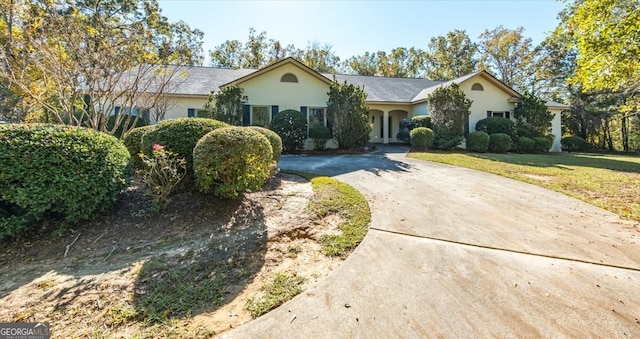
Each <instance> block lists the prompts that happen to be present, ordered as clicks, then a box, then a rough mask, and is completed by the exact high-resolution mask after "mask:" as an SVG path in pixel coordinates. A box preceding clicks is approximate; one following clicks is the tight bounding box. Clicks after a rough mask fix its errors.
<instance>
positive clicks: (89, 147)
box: [0, 124, 131, 238]
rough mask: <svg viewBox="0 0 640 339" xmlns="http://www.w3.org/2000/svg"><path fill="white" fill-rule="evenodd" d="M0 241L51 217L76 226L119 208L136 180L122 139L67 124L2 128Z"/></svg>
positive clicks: (0, 150)
mask: <svg viewBox="0 0 640 339" xmlns="http://www.w3.org/2000/svg"><path fill="white" fill-rule="evenodd" d="M0 158H1V159H2V161H1V162H0V187H2V190H0V238H4V237H12V236H17V235H20V234H23V233H24V232H26V231H28V230H29V229H30V228H31V227H34V222H36V221H40V220H45V219H46V218H49V217H51V218H55V219H61V220H62V221H64V222H76V221H79V220H82V219H87V218H90V217H91V216H92V215H93V214H94V213H96V212H97V211H99V210H101V209H103V208H105V207H108V206H109V205H111V204H112V203H114V202H115V201H116V200H117V198H118V194H119V193H120V191H121V190H122V189H123V188H124V187H125V185H126V183H127V180H128V179H129V176H130V175H131V167H130V156H129V152H128V151H127V148H126V147H125V146H124V144H123V143H122V142H121V141H120V140H118V139H117V138H115V137H113V136H110V135H107V134H105V133H102V132H98V131H95V130H92V129H87V128H82V127H71V126H65V125H50V124H33V125H12V124H8V125H0Z"/></svg>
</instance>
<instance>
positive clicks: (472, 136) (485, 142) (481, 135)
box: [467, 131, 490, 153]
mask: <svg viewBox="0 0 640 339" xmlns="http://www.w3.org/2000/svg"><path fill="white" fill-rule="evenodd" d="M489 139H490V137H489V134H487V133H485V132H479V131H475V132H471V133H469V134H467V149H468V150H469V151H471V152H479V153H484V152H486V151H487V150H488V149H489Z"/></svg>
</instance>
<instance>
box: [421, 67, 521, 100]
mask: <svg viewBox="0 0 640 339" xmlns="http://www.w3.org/2000/svg"><path fill="white" fill-rule="evenodd" d="M476 77H482V78H483V79H485V80H487V81H488V82H490V83H491V84H492V85H494V86H496V87H497V88H498V89H500V90H501V91H503V92H505V93H507V94H508V95H510V96H512V97H515V98H520V97H521V95H520V93H518V92H516V90H514V89H513V88H511V87H509V86H507V85H506V84H505V83H504V82H502V81H500V80H498V79H497V78H496V77H494V76H493V75H491V73H489V72H487V71H484V70H482V71H478V72H474V73H471V74H467V75H463V76H461V77H459V78H455V79H452V80H449V81H445V82H442V83H440V84H438V85H436V86H432V87H427V88H425V89H423V90H422V91H420V93H418V95H416V96H415V97H414V98H413V100H411V101H412V102H413V103H417V102H424V101H426V100H427V97H428V96H429V95H430V94H431V93H433V92H434V91H435V90H436V89H438V88H440V87H447V86H449V85H451V84H456V85H460V84H462V83H463V82H466V81H469V80H471V79H474V78H476Z"/></svg>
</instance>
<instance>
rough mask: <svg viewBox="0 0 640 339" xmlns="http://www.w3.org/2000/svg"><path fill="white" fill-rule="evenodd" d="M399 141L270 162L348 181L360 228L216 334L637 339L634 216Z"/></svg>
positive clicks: (638, 256)
mask: <svg viewBox="0 0 640 339" xmlns="http://www.w3.org/2000/svg"><path fill="white" fill-rule="evenodd" d="M406 150H407V149H406V148H404V147H391V146H387V147H383V148H382V150H381V151H378V152H375V153H372V154H368V155H364V156H351V155H342V156H313V157H312V156H285V157H283V158H282V159H281V161H280V167H281V168H282V169H295V170H305V171H310V172H315V173H321V174H325V175H329V176H333V177H335V178H337V179H339V180H342V181H344V182H347V183H349V184H350V185H352V186H354V187H355V188H357V189H358V190H359V191H360V192H362V193H363V194H364V195H365V196H366V197H367V199H368V201H369V205H370V207H371V210H372V214H373V215H372V216H373V218H372V225H371V230H370V231H369V233H368V235H367V236H366V237H365V239H364V241H363V242H362V244H361V245H360V246H359V247H358V248H357V249H356V250H355V251H354V253H353V254H352V255H351V256H350V257H349V258H348V259H347V260H346V261H345V262H344V263H343V264H342V265H341V266H340V267H339V268H337V269H336V270H335V271H333V272H332V273H331V274H330V275H329V276H328V277H327V278H326V279H325V280H324V281H323V282H321V283H320V285H319V286H318V287H317V288H315V289H312V290H308V291H306V292H304V293H303V294H301V295H299V296H298V297H296V298H294V299H293V300H291V301H290V302H288V303H287V304H285V305H283V306H282V307H280V308H278V309H276V310H274V311H272V312H270V313H268V314H267V315H265V316H263V317H261V318H258V319H256V320H254V321H252V322H249V323H247V324H245V325H243V326H241V327H239V328H238V329H235V330H233V331H231V332H228V333H225V335H224V336H223V337H226V338H309V337H310V338H396V337H403V338H417V337H449V338H460V337H465V338H466V337H518V338H522V337H554V338H555V337H606V338H633V337H636V338H640V226H639V225H638V224H637V223H633V222H629V221H624V220H621V219H620V218H619V217H618V216H616V215H614V214H612V213H609V212H607V211H604V210H602V209H599V208H596V207H594V206H591V205H588V204H585V203H582V202H580V201H578V200H576V199H573V198H569V197H567V196H564V195H562V194H558V193H555V192H552V191H549V190H546V189H542V188H539V187H537V186H533V185H529V184H526V183H522V182H519V181H515V180H511V179H507V178H503V177H500V176H496V175H492V174H487V173H483V172H478V171H473V170H468V169H464V168H458V167H453V166H448V165H442V164H436V163H429V162H423V161H418V160H413V159H410V158H406V157H405V152H406ZM496 165H497V166H499V163H497V164H496Z"/></svg>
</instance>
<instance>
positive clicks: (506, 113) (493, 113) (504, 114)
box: [487, 111, 511, 119]
mask: <svg viewBox="0 0 640 339" xmlns="http://www.w3.org/2000/svg"><path fill="white" fill-rule="evenodd" d="M490 117H498V118H507V119H510V118H511V113H510V112H509V111H487V118H490Z"/></svg>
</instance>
